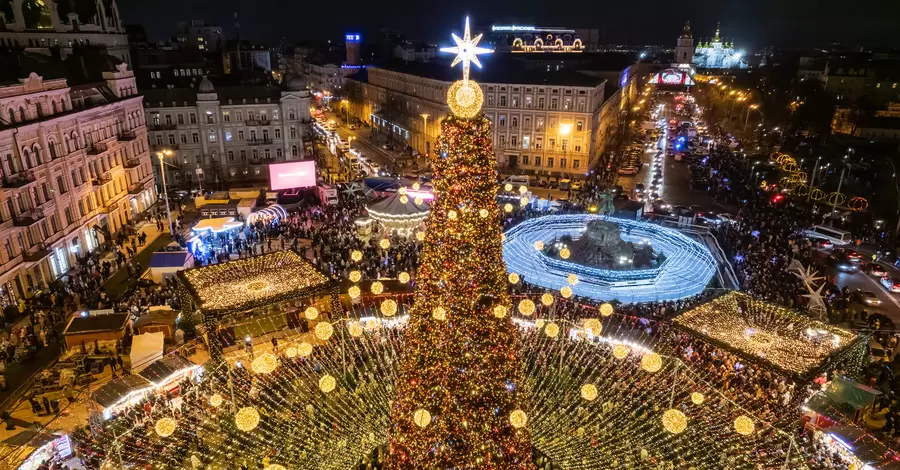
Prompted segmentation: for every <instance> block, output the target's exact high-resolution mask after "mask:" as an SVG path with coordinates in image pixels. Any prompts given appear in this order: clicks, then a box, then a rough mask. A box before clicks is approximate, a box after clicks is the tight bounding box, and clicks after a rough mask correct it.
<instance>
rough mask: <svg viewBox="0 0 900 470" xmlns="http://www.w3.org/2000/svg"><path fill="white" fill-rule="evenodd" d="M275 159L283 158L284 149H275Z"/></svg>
mask: <svg viewBox="0 0 900 470" xmlns="http://www.w3.org/2000/svg"><path fill="white" fill-rule="evenodd" d="M275 157H276V158H278V159H279V160H281V159H282V158H284V149H282V148H281V147H278V148H277V149H275Z"/></svg>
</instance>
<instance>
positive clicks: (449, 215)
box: [447, 209, 459, 220]
mask: <svg viewBox="0 0 900 470" xmlns="http://www.w3.org/2000/svg"><path fill="white" fill-rule="evenodd" d="M457 217H459V214H457V213H456V211H455V210H453V209H450V210H449V211H447V218H448V219H450V220H456V218H457Z"/></svg>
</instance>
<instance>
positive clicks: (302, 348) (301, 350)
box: [297, 342, 313, 357]
mask: <svg viewBox="0 0 900 470" xmlns="http://www.w3.org/2000/svg"><path fill="white" fill-rule="evenodd" d="M312 351H313V346H312V344H310V343H306V342H304V343H300V345H299V346H297V353H298V354H300V356H301V357H307V356H309V355H310V354H312Z"/></svg>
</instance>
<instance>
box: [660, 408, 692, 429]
mask: <svg viewBox="0 0 900 470" xmlns="http://www.w3.org/2000/svg"><path fill="white" fill-rule="evenodd" d="M662 424H663V427H664V428H665V429H666V431H669V432H670V433H672V434H681V433H682V432H683V431H684V430H685V429H687V416H685V415H684V413H682V412H681V411H679V410H676V409H670V410H666V412H665V413H663V417H662Z"/></svg>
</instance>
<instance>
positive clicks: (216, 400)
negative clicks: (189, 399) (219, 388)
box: [209, 393, 225, 408]
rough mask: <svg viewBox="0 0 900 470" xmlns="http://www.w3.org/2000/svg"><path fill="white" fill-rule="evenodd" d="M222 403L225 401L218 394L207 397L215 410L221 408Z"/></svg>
mask: <svg viewBox="0 0 900 470" xmlns="http://www.w3.org/2000/svg"><path fill="white" fill-rule="evenodd" d="M223 401H225V399H224V398H222V395H219V394H218V393H214V394H213V396H211V397H209V404H210V405H212V406H213V407H215V408H218V407H219V406H221V405H222V402H223Z"/></svg>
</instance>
